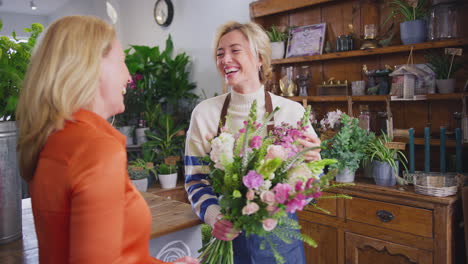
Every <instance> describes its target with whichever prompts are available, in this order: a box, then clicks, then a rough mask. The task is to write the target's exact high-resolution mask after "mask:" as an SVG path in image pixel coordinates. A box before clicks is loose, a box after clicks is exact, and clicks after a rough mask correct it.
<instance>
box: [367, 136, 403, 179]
mask: <svg viewBox="0 0 468 264" xmlns="http://www.w3.org/2000/svg"><path fill="white" fill-rule="evenodd" d="M387 142H391V139H390V137H389V136H388V135H387V134H385V133H383V134H382V136H380V137H374V138H373V139H371V140H370V141H369V142H368V143H367V145H366V148H365V151H366V158H365V160H364V161H365V162H371V161H373V160H377V161H380V162H386V163H388V164H390V166H391V167H392V168H393V169H394V170H395V173H396V174H398V172H397V169H398V165H397V163H396V160H398V161H399V162H400V164H402V165H403V167H404V168H405V170H407V169H408V168H407V166H406V163H408V160H407V159H406V156H405V154H404V153H403V152H402V151H401V150H398V149H389V148H387V146H386V145H385V143H387Z"/></svg>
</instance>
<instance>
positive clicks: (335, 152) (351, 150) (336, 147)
mask: <svg viewBox="0 0 468 264" xmlns="http://www.w3.org/2000/svg"><path fill="white" fill-rule="evenodd" d="M358 122H359V121H358V119H357V118H352V117H350V116H348V115H346V114H342V115H341V128H340V130H339V131H338V133H336V134H335V135H334V136H333V137H332V138H330V139H327V140H324V141H322V147H323V148H324V150H323V151H322V152H321V153H322V157H323V158H329V159H336V160H338V162H337V163H335V164H332V165H330V168H332V169H335V168H336V169H338V170H339V173H338V175H337V178H336V180H337V181H339V182H353V181H354V173H355V172H356V170H357V169H358V168H359V162H360V161H361V160H362V159H363V158H364V157H365V155H366V152H365V146H366V145H367V142H368V141H369V138H370V136H369V134H368V133H367V131H366V130H364V129H362V128H360V127H359V124H358ZM348 173H349V174H348ZM344 174H348V175H344Z"/></svg>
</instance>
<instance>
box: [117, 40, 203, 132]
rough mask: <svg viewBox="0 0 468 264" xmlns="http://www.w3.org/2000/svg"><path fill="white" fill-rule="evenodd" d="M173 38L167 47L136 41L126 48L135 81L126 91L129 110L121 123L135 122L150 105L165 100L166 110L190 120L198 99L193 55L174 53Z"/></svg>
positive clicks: (167, 43) (120, 119)
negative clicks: (193, 71) (191, 65)
mask: <svg viewBox="0 0 468 264" xmlns="http://www.w3.org/2000/svg"><path fill="white" fill-rule="evenodd" d="M173 53H174V44H173V42H172V38H171V36H170V35H169V37H168V38H167V40H166V47H165V49H164V50H160V48H159V47H158V46H155V47H149V46H141V45H132V46H131V47H130V48H129V49H127V50H125V54H126V57H125V62H126V64H127V67H128V69H129V71H130V74H131V75H132V78H133V83H132V84H131V85H130V87H129V89H127V94H126V95H125V105H126V111H125V112H124V113H123V114H121V115H119V116H118V119H119V123H120V124H124V125H125V124H128V123H133V124H136V119H137V118H138V117H139V116H140V115H141V113H144V112H145V111H146V109H147V108H148V105H154V104H161V105H162V108H163V109H164V111H165V112H168V113H171V114H172V115H174V116H176V117H178V118H179V117H180V118H179V119H184V120H185V119H186V120H187V123H188V120H189V117H188V115H190V112H191V111H190V110H191V109H190V110H188V109H187V108H189V107H192V106H193V105H194V104H195V101H196V100H197V99H198V95H196V94H195V93H193V91H194V89H195V88H196V85H195V83H193V82H191V81H190V80H189V75H190V72H189V64H190V57H189V56H188V55H187V54H186V53H179V54H176V55H174V54H173Z"/></svg>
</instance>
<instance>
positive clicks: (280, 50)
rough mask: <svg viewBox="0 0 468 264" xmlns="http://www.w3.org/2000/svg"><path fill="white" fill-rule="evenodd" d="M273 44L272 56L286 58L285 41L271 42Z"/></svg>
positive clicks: (273, 57)
mask: <svg viewBox="0 0 468 264" xmlns="http://www.w3.org/2000/svg"><path fill="white" fill-rule="evenodd" d="M270 44H271V58H272V59H274V60H275V59H282V58H284V41H281V42H270Z"/></svg>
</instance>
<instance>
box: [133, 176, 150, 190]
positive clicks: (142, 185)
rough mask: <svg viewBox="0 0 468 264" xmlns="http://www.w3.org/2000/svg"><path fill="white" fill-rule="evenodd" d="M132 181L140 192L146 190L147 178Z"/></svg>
mask: <svg viewBox="0 0 468 264" xmlns="http://www.w3.org/2000/svg"><path fill="white" fill-rule="evenodd" d="M132 183H133V185H135V188H137V190H139V191H140V192H146V190H148V178H143V179H139V180H132Z"/></svg>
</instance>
